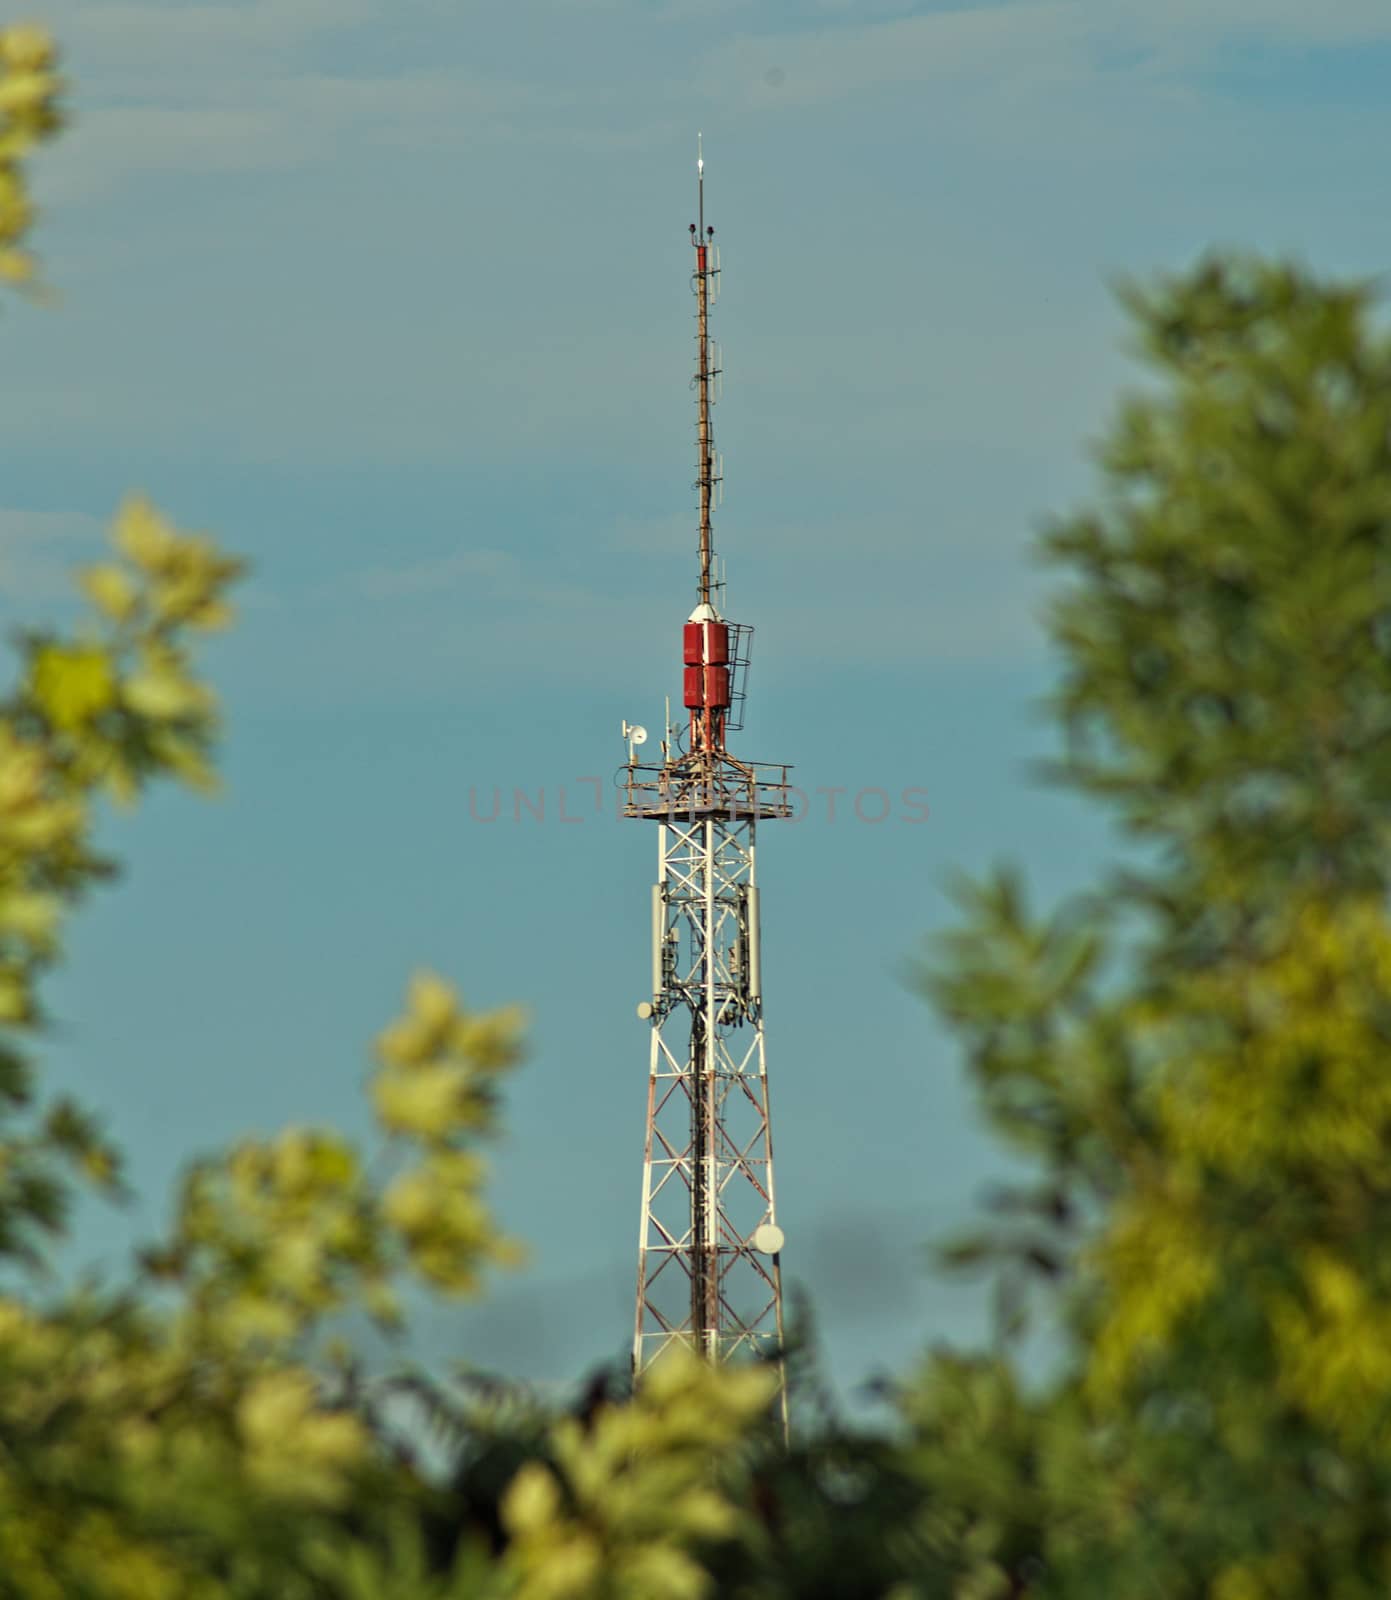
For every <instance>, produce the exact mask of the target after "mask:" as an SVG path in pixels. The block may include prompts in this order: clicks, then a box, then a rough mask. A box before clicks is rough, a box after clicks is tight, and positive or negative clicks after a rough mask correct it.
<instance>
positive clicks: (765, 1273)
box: [623, 142, 795, 1425]
mask: <svg viewBox="0 0 1391 1600" xmlns="http://www.w3.org/2000/svg"><path fill="white" fill-rule="evenodd" d="M696 203H697V213H696V215H697V218H698V220H697V221H696V222H693V223H692V224H691V243H692V245H693V246H694V248H695V271H694V274H693V287H694V289H695V295H696V403H697V426H698V445H699V477H698V480H697V487H698V489H699V491H700V574H699V577H700V582H699V591H698V592H699V603H698V604H697V606H696V608H695V610H694V611H693V612H692V613H691V615H690V617H689V619H688V620H687V622H686V624H685V627H684V630H683V636H682V658H683V662H684V691H685V692H684V701H685V706H686V709H687V711H688V713H689V716H690V724H689V737H688V738H687V737H685V736H684V730H682V731H681V732H678V731H677V730H675V729H673V728H672V727H671V726H670V725H668V727H667V730H666V737H665V739H664V740H663V742H662V745H661V761H660V763H659V764H654V765H644V764H643V763H641V762H639V761H637V760H635V759H634V746H635V744H637V743H638V742H640V741H637V740H635V739H631V735H632V732H633V730H632V729H631V728H630V727H629V725H628V724H627V723H625V724H624V735H625V737H629V738H630V741H631V742H630V744H629V748H628V766H627V778H626V783H625V791H626V793H625V803H624V808H623V810H624V815H625V816H629V817H641V818H644V819H646V820H649V821H652V822H655V823H657V824H658V828H657V841H658V842H657V882H656V884H655V885H654V886H653V890H652V952H651V954H652V969H651V971H652V976H651V989H650V991H649V993H650V998H648V999H645V1000H643V1001H642V1003H641V1004H640V1005H639V1006H638V1008H637V1009H638V1016H639V1017H641V1018H642V1019H643V1020H644V1021H646V1022H648V1023H649V1024H650V1028H651V1039H650V1047H649V1049H650V1054H649V1074H648V1092H647V1138H646V1146H645V1152H644V1159H643V1188H642V1219H641V1230H640V1234H639V1244H638V1281H637V1307H636V1318H635V1322H634V1328H633V1369H634V1372H635V1374H636V1375H637V1376H638V1377H639V1378H641V1376H642V1374H643V1372H644V1371H645V1370H646V1369H647V1367H648V1366H649V1365H650V1363H651V1362H652V1361H653V1360H654V1359H656V1357H657V1356H658V1355H660V1353H661V1352H662V1350H663V1349H665V1348H666V1347H667V1346H668V1345H671V1344H684V1345H686V1346H688V1347H689V1348H691V1349H694V1350H695V1351H697V1352H698V1353H699V1354H700V1355H701V1356H702V1357H704V1358H705V1359H706V1360H708V1361H715V1362H722V1361H730V1360H737V1359H740V1358H742V1357H755V1356H762V1357H764V1358H774V1359H776V1358H777V1357H778V1355H779V1352H780V1350H781V1345H782V1332H783V1326H782V1265H781V1252H782V1246H783V1234H782V1229H781V1228H780V1227H779V1226H778V1222H777V1205H776V1196H775V1191H774V1186H773V1137H772V1125H771V1122H770V1118H769V1110H768V1074H767V1066H766V1062H765V1059H764V1041H763V979H762V954H761V950H762V945H761V935H760V928H759V884H758V875H757V862H756V851H755V847H754V839H755V834H756V832H757V829H758V825H759V823H760V822H763V821H771V820H774V819H777V818H784V817H790V816H793V815H794V814H795V811H794V807H793V805H792V800H791V794H792V791H791V789H790V786H789V784H788V769H787V768H786V767H785V766H773V765H770V764H767V763H761V762H749V761H744V760H737V759H736V758H735V757H734V756H732V755H731V754H730V753H729V750H728V748H727V746H726V732H727V730H729V729H731V728H733V729H737V728H739V727H740V726H741V725H742V722H741V713H742V707H743V702H744V684H745V681H746V672H747V667H748V648H747V646H748V638H749V634H750V633H751V631H752V630H751V629H749V628H747V627H745V626H743V625H742V624H739V623H733V622H729V621H728V620H726V619H725V618H724V617H723V616H721V615H720V613H719V611H718V610H717V609H716V606H715V601H716V598H717V597H720V598H722V585H721V584H720V583H719V582H718V581H717V578H716V568H715V554H714V546H713V539H712V536H711V526H710V523H711V499H712V494H713V491H714V487H715V485H716V484H717V483H718V481H719V471H718V465H717V461H718V458H717V457H716V455H715V450H714V445H713V442H712V440H711V437H710V406H711V402H712V400H713V398H714V396H713V394H712V392H711V383H712V379H713V378H714V376H715V374H716V372H717V371H718V362H717V361H716V360H712V356H711V345H710V334H709V312H710V302H711V298H712V295H711V290H712V287H713V285H714V283H715V280H716V278H717V277H718V274H719V270H720V268H719V261H718V259H717V258H716V256H715V250H714V244H713V239H714V229H713V228H711V227H709V226H708V225H707V224H706V221H705V156H704V151H703V149H702V148H701V144H700V143H699V142H698V143H697V155H696ZM669 721H670V719H669V718H668V724H669ZM644 737H645V735H644ZM781 1405H782V1413H783V1419H784V1425H785V1422H786V1395H785V1393H784V1395H783V1397H782V1402H781Z"/></svg>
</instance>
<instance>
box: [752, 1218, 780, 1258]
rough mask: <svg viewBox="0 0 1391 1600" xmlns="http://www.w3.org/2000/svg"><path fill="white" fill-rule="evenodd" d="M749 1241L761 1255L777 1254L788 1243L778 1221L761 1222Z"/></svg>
mask: <svg viewBox="0 0 1391 1600" xmlns="http://www.w3.org/2000/svg"><path fill="white" fill-rule="evenodd" d="M749 1243H750V1244H751V1245H752V1246H753V1247H754V1249H755V1250H757V1251H758V1253H759V1255H761V1256H775V1255H777V1253H778V1252H779V1251H780V1250H781V1249H782V1247H783V1245H785V1244H786V1243H787V1237H786V1235H785V1234H784V1233H783V1231H782V1229H781V1228H780V1227H779V1226H778V1225H777V1223H776V1222H760V1223H759V1225H758V1226H757V1227H756V1228H755V1229H754V1230H753V1238H752V1239H750V1240H749Z"/></svg>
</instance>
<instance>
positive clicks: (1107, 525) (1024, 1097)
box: [931, 261, 1391, 1600]
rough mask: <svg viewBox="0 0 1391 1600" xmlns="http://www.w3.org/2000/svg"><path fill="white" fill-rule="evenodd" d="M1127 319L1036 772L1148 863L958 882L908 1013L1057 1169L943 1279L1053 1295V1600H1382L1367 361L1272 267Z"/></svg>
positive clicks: (1358, 305) (1059, 540)
mask: <svg viewBox="0 0 1391 1600" xmlns="http://www.w3.org/2000/svg"><path fill="white" fill-rule="evenodd" d="M1127 299H1128V303H1129V306H1130V309H1131V311H1132V313H1133V315H1134V317H1135V319H1136V321H1137V323H1138V325H1139V329H1140V332H1141V336H1142V340H1143V346H1144V349H1145V351H1146V353H1147V354H1148V356H1149V357H1150V359H1151V360H1152V361H1153V362H1154V363H1155V364H1156V365H1157V367H1158V370H1159V374H1160V377H1161V379H1162V383H1161V385H1160V387H1159V388H1158V390H1157V391H1153V390H1152V391H1150V392H1149V393H1147V394H1144V395H1142V396H1137V397H1135V398H1133V399H1131V400H1130V401H1129V402H1128V403H1127V404H1125V405H1124V406H1123V408H1122V410H1121V414H1120V417H1119V419H1118V421H1117V424H1116V426H1115V428H1114V429H1113V431H1112V434H1111V436H1110V438H1109V440H1108V442H1107V444H1106V446H1105V449H1104V451H1103V454H1102V466H1103V472H1104V484H1105V494H1104V497H1103V498H1102V501H1101V503H1100V505H1099V506H1098V507H1097V508H1096V509H1094V510H1091V511H1088V512H1085V513H1082V514H1079V515H1077V516H1075V517H1072V518H1070V519H1068V520H1066V521H1063V522H1060V523H1059V524H1057V525H1056V526H1054V527H1053V528H1052V529H1050V530H1049V532H1048V534H1047V536H1046V540H1045V545H1046V552H1047V554H1048V556H1049V557H1050V558H1051V559H1052V561H1053V562H1055V563H1057V564H1059V565H1061V566H1062V567H1063V568H1064V570H1065V571H1066V572H1067V573H1068V575H1069V578H1070V582H1069V583H1068V584H1067V585H1066V586H1065V587H1064V588H1063V590H1062V592H1061V594H1060V596H1059V598H1058V599H1057V601H1056V603H1055V605H1054V609H1053V614H1052V626H1053V632H1054V636H1055V638H1056V640H1057V641H1058V643H1059V645H1060V646H1061V650H1062V655H1063V664H1064V671H1063V677H1062V684H1061V688H1060V690H1059V692H1058V695H1057V697H1056V709H1057V713H1058V715H1059V718H1060V722H1061V726H1062V729H1063V733H1064V736H1065V738H1064V743H1065V749H1066V754H1065V757H1064V759H1063V760H1062V761H1061V762H1060V763H1059V766H1058V773H1059V776H1060V777H1061V778H1062V780H1063V781H1064V782H1066V783H1068V784H1070V785H1072V786H1074V787H1077V788H1079V789H1081V790H1082V791H1083V792H1084V793H1087V794H1090V795H1093V796H1096V797H1098V798H1099V799H1100V800H1101V801H1102V802H1103V803H1104V804H1105V805H1107V806H1108V807H1110V808H1111V813H1112V816H1113V818H1114V819H1115V820H1116V821H1117V822H1118V824H1119V825H1120V827H1121V828H1122V830H1124V831H1125V832H1126V833H1128V835H1129V836H1130V837H1131V838H1132V839H1134V840H1135V842H1136V845H1137V847H1138V849H1137V853H1136V854H1137V859H1138V861H1139V863H1140V866H1139V867H1138V868H1134V867H1132V868H1131V869H1129V870H1127V871H1123V872H1119V873H1117V874H1116V875H1115V876H1114V877H1113V878H1112V879H1111V881H1110V882H1108V883H1107V884H1105V885H1103V886H1102V887H1101V889H1100V890H1099V891H1098V892H1097V893H1096V894H1094V895H1092V896H1091V897H1089V898H1088V899H1086V900H1079V901H1077V902H1075V903H1073V904H1071V905H1068V906H1065V907H1063V908H1062V909H1061V910H1060V911H1059V912H1057V913H1056V914H1055V915H1053V916H1051V917H1048V918H1042V919H1040V918H1037V917H1034V916H1031V915H1030V914H1029V913H1028V911H1027V909H1026V907H1025V905H1024V902H1023V895H1022V892H1021V890H1020V888H1019V885H1018V884H1017V882H1015V881H1014V880H1013V879H1011V878H1010V877H1009V876H1008V875H1002V876H1001V877H999V878H997V879H996V880H995V881H993V882H991V883H988V884H985V885H980V886H975V887H972V888H970V889H968V890H967V891H965V896H964V897H965V899H966V901H967V907H968V913H969V915H968V918H967V920H966V922H965V923H964V924H963V926H962V927H961V928H960V929H958V930H957V931H956V932H955V933H953V934H952V935H951V936H950V937H949V938H948V939H947V940H946V941H945V943H944V947H943V948H942V949H941V950H940V951H939V960H938V963H937V966H936V970H935V972H934V973H933V975H932V978H931V987H932V988H933V990H934V992H935V995H936V997H937V1000H938V1002H939V1004H940V1005H941V1006H942V1008H943V1009H944V1011H945V1013H946V1015H947V1016H948V1017H949V1018H950V1019H951V1020H952V1022H953V1023H954V1024H955V1025H956V1027H957V1028H958V1030H959V1031H960V1033H961V1034H962V1036H963V1038H964V1040H965V1042H966V1045H967V1049H968V1052H969V1056H970V1061H971V1066H972V1070H973V1071H974V1073H975V1075H976V1077H977V1080H978V1082H979V1083H980V1085H981V1088H982V1092H983V1097H984V1102H985V1106H986V1109H987V1111H988V1114H989V1115H990V1117H991V1119H992V1121H993V1123H994V1124H995V1126H996V1128H997V1129H998V1130H999V1131H1000V1132H1001V1133H1002V1134H1003V1136H1004V1137H1005V1138H1006V1139H1007V1140H1008V1141H1009V1142H1010V1143H1011V1144H1012V1145H1013V1146H1014V1147H1015V1148H1016V1149H1017V1150H1019V1151H1020V1152H1021V1153H1022V1154H1023V1155H1025V1156H1026V1157H1027V1158H1028V1159H1029V1160H1031V1161H1032V1162H1033V1163H1035V1164H1036V1167H1037V1169H1038V1170H1039V1172H1040V1174H1041V1179H1042V1181H1041V1182H1040V1183H1039V1184H1038V1185H1037V1186H1036V1187H1034V1188H1032V1189H1029V1190H1024V1191H1021V1192H1019V1193H1016V1194H1013V1195H1010V1196H1007V1197H1006V1200H1007V1208H1008V1220H1007V1222H1006V1223H1005V1224H1003V1225H1002V1226H1001V1227H1000V1228H998V1229H996V1230H995V1231H994V1232H993V1234H990V1235H988V1236H986V1237H985V1238H983V1239H979V1240H976V1241H973V1242H971V1243H970V1244H969V1245H968V1246H967V1252H966V1253H967V1254H973V1253H976V1252H981V1251H983V1252H985V1253H986V1254H988V1255H990V1256H992V1257H993V1258H994V1259H996V1260H997V1261H999V1262H1001V1265H1002V1266H1003V1267H1004V1269H1005V1270H1007V1271H1009V1272H1011V1273H1014V1274H1016V1275H1018V1276H1023V1275H1027V1274H1028V1273H1029V1272H1030V1271H1032V1272H1033V1273H1034V1274H1035V1275H1036V1276H1038V1275H1041V1276H1043V1277H1046V1278H1048V1279H1049V1280H1050V1281H1058V1282H1061V1285H1062V1299H1061V1305H1062V1309H1063V1312H1064V1314H1065V1318H1066V1325H1067V1329H1068V1346H1067V1353H1066V1357H1065V1360H1064V1363H1063V1366H1064V1375H1063V1377H1062V1378H1061V1380H1060V1381H1059V1382H1058V1383H1057V1385H1056V1386H1055V1387H1054V1388H1053V1389H1052V1390H1050V1391H1049V1392H1048V1393H1047V1395H1046V1398H1045V1399H1044V1400H1043V1401H1041V1402H1040V1405H1039V1426H1040V1428H1041V1429H1046V1428H1047V1427H1050V1426H1052V1424H1053V1423H1055V1422H1056V1421H1057V1419H1058V1417H1059V1416H1060V1415H1061V1414H1062V1413H1063V1412H1064V1411H1067V1412H1070V1413H1071V1416H1072V1423H1071V1425H1070V1427H1069V1428H1068V1429H1067V1430H1065V1431H1064V1434H1063V1436H1062V1437H1061V1438H1060V1439H1059V1440H1057V1441H1055V1443H1054V1445H1053V1446H1051V1447H1050V1451H1045V1452H1044V1454H1043V1456H1042V1457H1041V1458H1040V1472H1046V1471H1048V1470H1049V1454H1050V1452H1051V1449H1058V1450H1061V1451H1065V1452H1070V1453H1071V1456H1072V1458H1073V1464H1072V1467H1071V1468H1070V1473H1069V1477H1070V1483H1069V1488H1070V1489H1071V1490H1072V1491H1074V1492H1075V1491H1076V1490H1077V1489H1078V1488H1079V1487H1081V1486H1087V1493H1088V1495H1094V1499H1093V1501H1092V1503H1091V1507H1090V1510H1089V1509H1088V1508H1087V1506H1086V1505H1080V1506H1078V1505H1074V1507H1073V1508H1072V1509H1071V1510H1070V1511H1069V1512H1068V1514H1066V1515H1063V1514H1061V1513H1062V1511H1063V1504H1062V1502H1061V1501H1059V1502H1055V1503H1054V1504H1052V1505H1050V1507H1049V1508H1048V1512H1047V1514H1046V1515H1045V1517H1044V1518H1043V1523H1044V1531H1043V1538H1042V1542H1041V1545H1040V1547H1039V1552H1038V1553H1039V1555H1040V1558H1041V1560H1042V1561H1043V1567H1042V1569H1041V1570H1042V1571H1043V1572H1044V1573H1045V1574H1046V1575H1045V1576H1044V1577H1043V1578H1042V1579H1041V1580H1040V1581H1041V1585H1042V1587H1041V1592H1044V1593H1057V1594H1068V1595H1072V1594H1078V1595H1083V1594H1092V1593H1097V1594H1101V1593H1116V1592H1125V1593H1154V1594H1163V1595H1166V1596H1182V1595H1190V1594H1191V1595H1212V1596H1216V1597H1220V1600H1256V1597H1271V1600H1274V1597H1276V1596H1281V1597H1283V1596H1296V1595H1300V1596H1304V1595H1314V1594H1328V1595H1339V1596H1346V1597H1353V1596H1371V1595H1374V1594H1382V1593H1385V1592H1386V1589H1387V1587H1388V1583H1391V1517H1388V1512H1391V1432H1388V1425H1391V1359H1388V1355H1387V1351H1388V1348H1389V1346H1388V1341H1387V1334H1388V1333H1391V1267H1389V1266H1388V1259H1389V1258H1388V1257H1387V1254H1386V1251H1385V1249H1384V1247H1383V1245H1382V1243H1381V1241H1382V1239H1383V1238H1384V1237H1385V1233H1386V1229H1387V1226H1388V1223H1391V1210H1389V1209H1388V1207H1389V1206H1391V1164H1388V1160H1387V1157H1388V1153H1391V1116H1388V1112H1389V1111H1391V1096H1389V1093H1388V1088H1387V1073H1386V1067H1387V1059H1388V1058H1387V1049H1388V1043H1389V1042H1391V1032H1388V1028H1391V965H1388V957H1389V956H1391V919H1388V916H1387V909H1386V888H1387V873H1388V865H1389V864H1391V855H1388V852H1387V844H1388V837H1387V823H1388V818H1389V817H1391V788H1388V782H1389V781H1391V766H1388V749H1391V746H1388V744H1387V741H1386V737H1385V733H1386V728H1387V722H1388V717H1391V340H1388V338H1387V336H1386V334H1385V333H1384V332H1383V331H1381V329H1380V328H1379V327H1378V326H1377V325H1376V324H1375V323H1374V321H1373V318H1372V315H1371V311H1372V307H1371V297H1370V294H1369V293H1368V291H1367V290H1365V289H1363V288H1360V287H1357V286H1351V287H1349V286H1347V285H1342V284H1332V285H1330V284H1325V283H1322V282H1320V281H1318V280H1316V279H1314V278H1312V277H1311V276H1310V275H1309V274H1307V273H1306V272H1303V271H1301V270H1298V269H1295V268H1291V267H1285V266H1271V265H1266V264H1262V263H1259V262H1248V261H1236V262H1233V261H1211V262H1208V263H1205V264H1203V265H1202V266H1200V267H1199V268H1198V269H1196V270H1194V271H1193V272H1191V273H1189V274H1187V275H1185V276H1183V277H1181V278H1177V279H1174V280H1172V281H1169V282H1166V283H1162V284H1161V285H1159V287H1158V288H1156V289H1154V290H1152V291H1145V292H1139V291H1132V292H1130V293H1129V294H1128V295H1127ZM1044 1436H1045V1435H1043V1434H1041V1435H1040V1439H1042V1438H1043V1437H1044Z"/></svg>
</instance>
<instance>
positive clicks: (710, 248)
mask: <svg viewBox="0 0 1391 1600" xmlns="http://www.w3.org/2000/svg"><path fill="white" fill-rule="evenodd" d="M696 215H697V217H698V218H699V219H700V220H699V221H698V222H693V223H692V224H691V243H692V244H693V245H694V246H695V253H696V257H695V292H696V415H697V423H696V435H697V444H698V452H699V477H698V478H697V480H696V481H697V484H698V487H699V489H700V603H701V605H703V606H708V605H713V604H714V591H715V588H716V583H715V578H714V567H715V551H714V538H713V534H712V532H711V527H710V513H711V509H712V506H711V502H712V501H713V499H714V494H715V484H716V482H717V479H716V474H715V442H714V439H713V438H712V437H711V434H710V385H711V383H712V381H713V379H714V376H715V374H714V371H713V369H712V364H711V361H710V290H711V287H712V284H713V280H714V277H715V274H716V273H717V272H718V271H719V268H718V266H716V265H715V264H714V249H715V247H714V238H715V230H714V229H713V228H707V227H706V226H705V152H704V149H703V147H702V141H701V136H700V134H696Z"/></svg>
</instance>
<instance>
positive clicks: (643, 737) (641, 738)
mask: <svg viewBox="0 0 1391 1600" xmlns="http://www.w3.org/2000/svg"><path fill="white" fill-rule="evenodd" d="M628 737H629V738H630V739H631V740H632V741H633V743H634V744H646V743H647V729H646V728H630V729H629V730H628Z"/></svg>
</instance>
